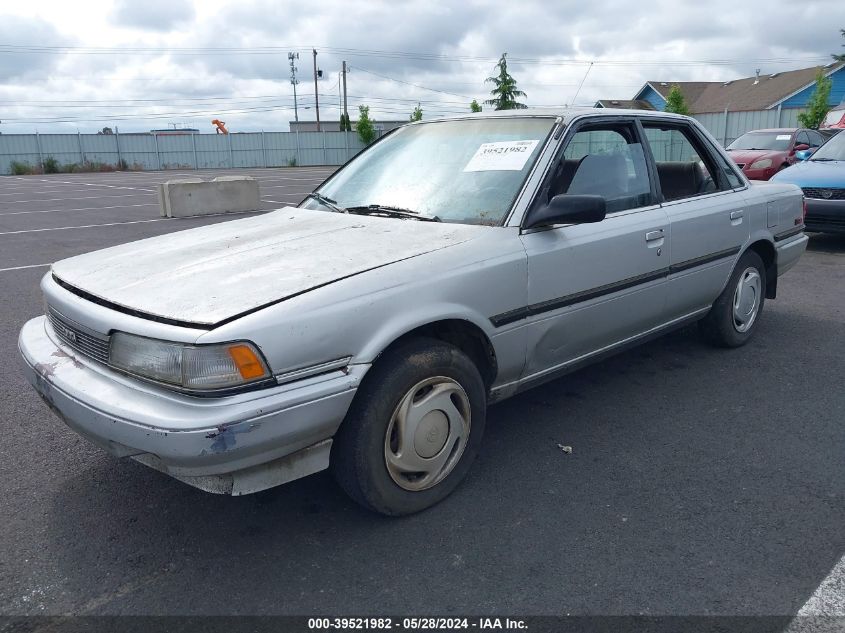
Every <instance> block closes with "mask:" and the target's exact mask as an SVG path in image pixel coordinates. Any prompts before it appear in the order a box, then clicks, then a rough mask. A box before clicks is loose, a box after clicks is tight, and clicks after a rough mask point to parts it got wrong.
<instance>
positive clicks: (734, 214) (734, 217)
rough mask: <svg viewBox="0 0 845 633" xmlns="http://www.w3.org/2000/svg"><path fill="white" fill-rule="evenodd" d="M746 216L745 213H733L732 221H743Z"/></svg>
mask: <svg viewBox="0 0 845 633" xmlns="http://www.w3.org/2000/svg"><path fill="white" fill-rule="evenodd" d="M744 215H745V212H744V211H731V220H741V219H742V217H743V216H744Z"/></svg>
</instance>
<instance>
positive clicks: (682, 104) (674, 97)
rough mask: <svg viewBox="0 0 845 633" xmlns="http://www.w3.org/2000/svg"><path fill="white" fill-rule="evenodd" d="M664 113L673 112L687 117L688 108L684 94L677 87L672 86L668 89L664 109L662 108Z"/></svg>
mask: <svg viewBox="0 0 845 633" xmlns="http://www.w3.org/2000/svg"><path fill="white" fill-rule="evenodd" d="M663 109H664V110H665V111H666V112H674V113H675V114H686V115H687V116H689V113H690V111H689V108H688V107H687V101H686V99H684V93H683V92H681V88H680V86H678V85H675V86H672V87H671V88H670V89H669V94H668V95H666V107H665V108H663Z"/></svg>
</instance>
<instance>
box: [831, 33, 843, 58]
mask: <svg viewBox="0 0 845 633" xmlns="http://www.w3.org/2000/svg"><path fill="white" fill-rule="evenodd" d="M839 31H840V32H841V33H842V37H845V29H839ZM842 46H845V44H843V45H842ZM831 57H833V59H835V60H836V61H838V62H845V55H837V54H836V53H834V54H833V55H831Z"/></svg>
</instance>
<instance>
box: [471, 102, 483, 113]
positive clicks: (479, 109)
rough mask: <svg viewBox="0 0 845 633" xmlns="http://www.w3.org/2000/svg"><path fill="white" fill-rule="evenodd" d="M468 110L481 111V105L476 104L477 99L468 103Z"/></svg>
mask: <svg viewBox="0 0 845 633" xmlns="http://www.w3.org/2000/svg"><path fill="white" fill-rule="evenodd" d="M469 111H470V112H481V106H480V105H478V101H476V100H475V99H473V100H472V103H470V104H469Z"/></svg>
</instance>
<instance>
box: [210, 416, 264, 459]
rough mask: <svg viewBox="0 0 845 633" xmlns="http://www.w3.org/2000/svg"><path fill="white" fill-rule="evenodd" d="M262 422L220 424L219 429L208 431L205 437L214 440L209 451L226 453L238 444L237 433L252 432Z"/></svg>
mask: <svg viewBox="0 0 845 633" xmlns="http://www.w3.org/2000/svg"><path fill="white" fill-rule="evenodd" d="M260 426H261V424H258V423H252V424H239V425H235V426H218V427H217V431H216V432H215V431H212V432H210V433H208V434H207V435H206V436H205V437H206V438H208V439H210V440H212V439H213V440H214V441H213V442H212V443H211V446H209V447H208V449H209V452H211V453H213V454H219V453H225V452H226V451H230V450H232V449H233V448H235V445H236V444H237V437H236V436H237V435H240V434H241V433H251V432H252V431H253V430H255V429H257V428H258V427H260ZM203 453H205V451H203Z"/></svg>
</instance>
